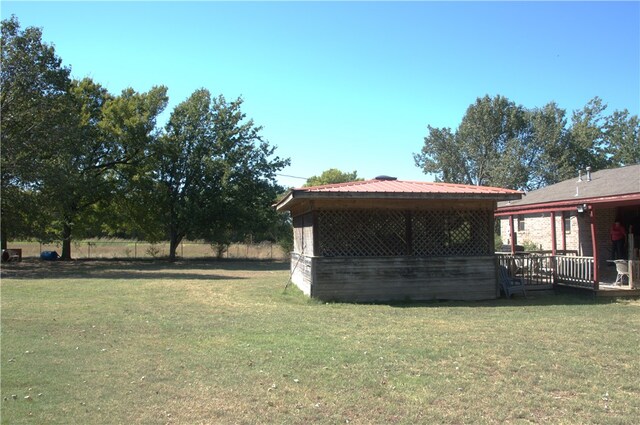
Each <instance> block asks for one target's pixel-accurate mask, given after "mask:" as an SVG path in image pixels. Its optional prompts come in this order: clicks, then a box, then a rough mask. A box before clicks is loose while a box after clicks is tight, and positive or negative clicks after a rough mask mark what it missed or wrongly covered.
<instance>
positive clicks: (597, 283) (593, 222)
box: [589, 205, 600, 291]
mask: <svg viewBox="0 0 640 425" xmlns="http://www.w3.org/2000/svg"><path fill="white" fill-rule="evenodd" d="M589 218H590V219H591V246H592V249H593V289H595V290H596V291H597V290H598V289H600V273H598V243H597V239H596V211H595V210H594V209H593V206H592V205H589Z"/></svg>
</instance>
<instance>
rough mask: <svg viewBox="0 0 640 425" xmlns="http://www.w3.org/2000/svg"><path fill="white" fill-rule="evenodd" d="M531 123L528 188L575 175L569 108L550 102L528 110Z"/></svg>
mask: <svg viewBox="0 0 640 425" xmlns="http://www.w3.org/2000/svg"><path fill="white" fill-rule="evenodd" d="M528 119H529V122H530V126H531V143H530V146H531V156H530V158H531V161H530V162H529V163H528V164H527V168H528V169H529V181H528V183H527V185H526V186H525V187H524V189H527V190H535V189H539V188H541V187H544V186H547V185H550V184H554V183H557V182H560V181H562V180H566V179H568V178H570V177H572V176H573V175H574V174H575V169H574V168H573V166H572V165H571V147H570V139H569V137H570V134H569V131H568V130H567V119H566V111H565V110H564V109H561V108H559V107H558V105H557V104H556V103H554V102H550V103H548V104H547V105H545V106H544V107H543V108H535V109H533V110H530V111H528Z"/></svg>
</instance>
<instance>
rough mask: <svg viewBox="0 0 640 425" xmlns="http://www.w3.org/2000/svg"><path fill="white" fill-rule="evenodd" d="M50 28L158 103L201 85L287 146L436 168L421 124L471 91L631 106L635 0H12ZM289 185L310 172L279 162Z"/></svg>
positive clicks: (327, 163) (114, 86)
mask: <svg viewBox="0 0 640 425" xmlns="http://www.w3.org/2000/svg"><path fill="white" fill-rule="evenodd" d="M1 6H2V18H3V19H4V18H7V17H9V16H10V15H11V14H15V15H16V16H18V18H19V20H20V22H21V25H22V27H23V28H24V27H27V26H38V27H42V28H43V32H44V35H43V38H44V40H45V41H46V42H48V43H53V44H54V45H55V47H56V52H57V54H58V55H59V56H60V57H61V58H62V60H63V63H64V64H65V65H69V66H71V68H72V74H73V76H74V77H76V78H82V77H85V76H90V77H92V78H93V79H94V80H95V81H96V82H98V83H101V84H102V85H104V86H105V87H107V88H108V89H109V91H111V92H112V93H119V92H120V91H121V90H122V89H124V88H126V87H133V88H134V89H135V90H138V91H146V90H148V89H149V88H150V87H152V86H154V85H166V86H167V87H168V88H169V97H170V104H169V108H168V110H167V112H166V113H165V114H164V115H163V119H166V117H167V116H168V114H169V112H170V111H171V110H172V108H173V107H174V106H175V105H176V104H178V103H179V102H182V101H183V100H185V99H186V98H187V97H188V96H189V95H190V94H191V93H192V92H193V91H194V90H196V89H198V88H201V87H205V88H207V89H209V90H210V91H211V92H212V93H213V94H216V95H217V94H223V95H224V96H225V97H226V98H227V99H228V100H231V99H234V98H236V97H238V96H242V97H243V99H244V101H245V103H244V105H243V110H244V112H245V113H246V114H247V116H248V117H250V118H253V119H254V121H255V123H256V124H258V125H262V126H263V127H264V129H263V131H262V134H263V136H264V137H265V138H266V139H267V140H268V141H269V142H270V143H271V144H272V145H275V146H277V154H278V155H279V156H281V157H290V158H291V162H292V164H291V166H290V167H288V168H286V169H285V170H283V171H282V174H285V175H292V176H300V177H310V176H312V175H317V174H320V173H321V172H322V171H324V170H326V169H329V168H338V169H340V170H342V171H348V172H350V171H354V170H355V171H357V172H358V175H359V176H360V177H364V178H373V177H375V176H376V175H380V174H386V175H393V176H397V177H398V178H400V179H405V180H432V177H431V176H427V175H424V174H423V173H422V171H421V170H420V169H419V168H417V167H416V166H415V165H414V161H413V153H415V152H419V151H420V149H421V148H422V145H423V138H424V136H425V135H426V134H427V125H431V126H434V127H451V128H454V129H455V128H456V127H457V126H458V125H459V123H460V121H461V119H462V117H463V115H464V113H465V111H466V109H467V107H468V106H469V105H470V104H471V103H473V102H474V101H475V100H476V98H477V97H481V96H484V95H485V94H488V95H490V96H494V95H497V94H500V95H503V96H506V97H507V98H509V99H510V100H512V101H514V102H516V103H517V104H521V105H523V106H525V107H527V108H533V107H542V106H544V105H545V104H546V103H548V102H551V101H555V102H556V103H557V104H558V105H559V106H560V107H562V108H565V109H566V110H567V112H568V114H569V115H570V114H571V112H572V111H573V110H576V109H580V108H582V107H583V106H584V105H585V104H586V103H587V102H588V101H589V99H591V98H593V97H594V96H600V97H601V98H602V99H603V100H604V102H605V103H607V104H608V105H609V109H608V110H609V111H610V112H611V111H613V110H616V109H620V110H621V109H625V108H626V109H628V110H629V111H630V112H631V113H632V114H636V115H637V114H639V108H640V3H639V2H620V3H614V2H606V3H598V2H584V3H583V2H406V3H399V2H276V3H272V2H233V3H226V2H6V1H3V2H2V3H1ZM280 183H281V184H283V185H285V186H299V185H301V184H303V183H304V181H303V180H297V179H291V178H287V177H280Z"/></svg>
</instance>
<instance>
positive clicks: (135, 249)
mask: <svg viewBox="0 0 640 425" xmlns="http://www.w3.org/2000/svg"><path fill="white" fill-rule="evenodd" d="M133 258H138V241H135V242H134V244H133Z"/></svg>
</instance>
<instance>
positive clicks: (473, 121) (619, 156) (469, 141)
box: [414, 95, 640, 191]
mask: <svg viewBox="0 0 640 425" xmlns="http://www.w3.org/2000/svg"><path fill="white" fill-rule="evenodd" d="M606 107H607V106H606V105H605V104H604V103H603V102H602V100H601V99H600V98H598V97H595V98H593V99H591V100H590V101H589V102H588V103H587V104H586V105H585V106H584V108H582V109H579V110H576V111H574V112H573V114H572V116H571V123H570V124H568V123H567V118H566V111H565V110H564V109H561V108H559V107H558V105H556V104H555V103H554V102H551V103H549V104H547V105H545V106H544V107H543V108H534V109H525V108H523V107H522V106H517V105H515V104H514V103H513V102H511V101H509V100H508V99H506V98H504V97H502V96H499V95H498V96H495V97H493V98H492V97H489V96H485V97H483V98H478V99H477V100H476V102H475V103H474V104H472V105H471V106H469V108H468V109H467V112H466V114H465V116H464V117H463V119H462V122H461V123H460V125H459V126H458V128H457V129H456V130H455V131H452V130H451V129H449V128H434V127H431V126H428V127H427V130H428V134H427V136H426V137H425V139H424V145H423V147H422V150H421V152H420V153H418V154H414V159H415V161H416V165H417V166H418V167H421V168H422V169H423V171H424V172H425V173H427V174H435V176H436V179H437V180H440V181H445V182H452V183H465V184H478V185H492V186H501V187H508V188H512V189H521V190H527V191H528V190H535V189H538V188H540V187H543V186H546V185H549V184H553V183H557V182H559V181H562V180H566V179H568V178H571V177H572V176H573V175H575V174H576V172H577V170H584V169H585V168H586V167H591V168H592V169H594V170H598V169H604V168H608V167H613V166H622V165H628V164H634V163H638V162H639V161H640V145H639V142H638V134H639V133H640V127H639V124H638V117H637V116H630V114H629V112H628V111H627V110H624V111H621V112H620V111H615V112H614V113H613V114H611V115H609V116H607V115H605V110H606Z"/></svg>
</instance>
